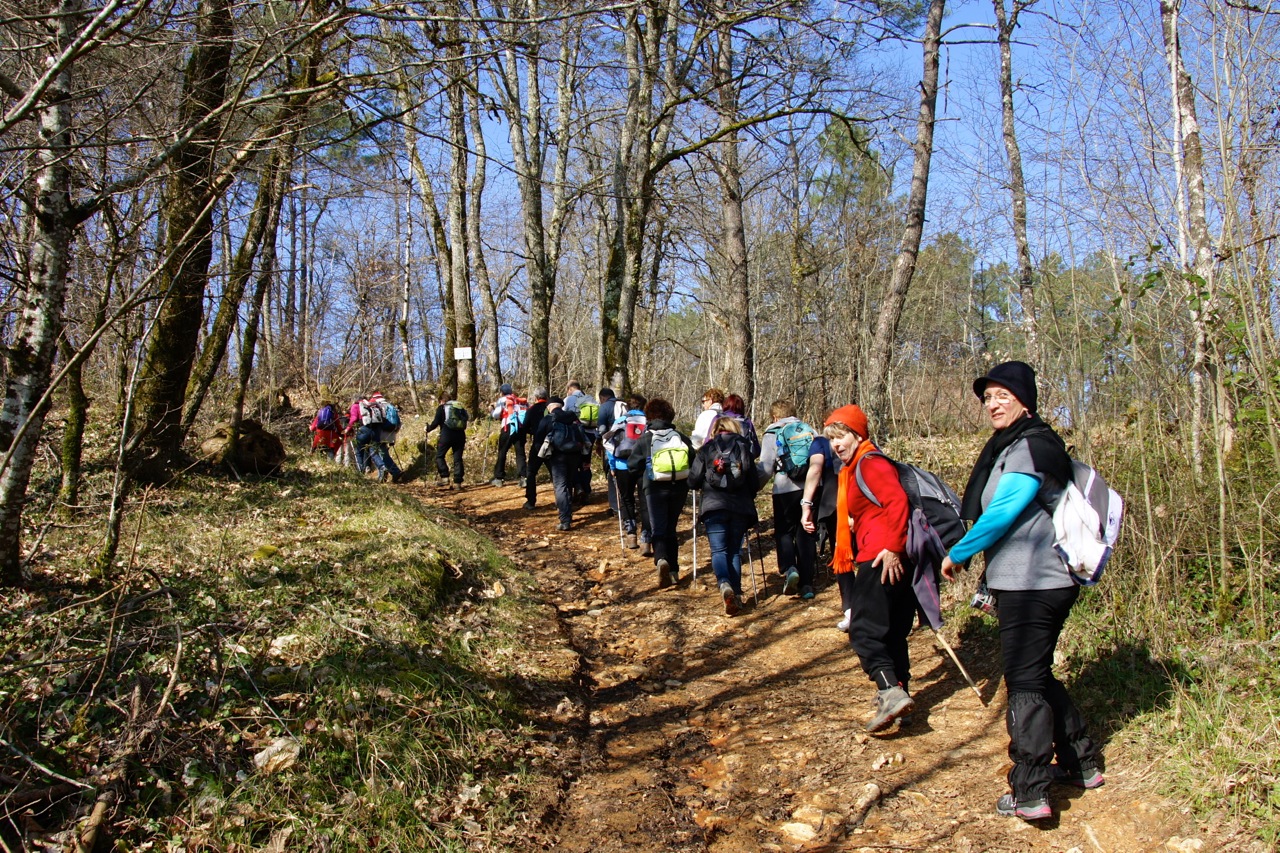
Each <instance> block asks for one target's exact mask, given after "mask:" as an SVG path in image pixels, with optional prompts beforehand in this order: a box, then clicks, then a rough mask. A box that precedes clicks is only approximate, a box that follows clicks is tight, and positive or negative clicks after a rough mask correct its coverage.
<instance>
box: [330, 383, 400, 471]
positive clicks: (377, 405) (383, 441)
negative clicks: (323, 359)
mask: <svg viewBox="0 0 1280 853" xmlns="http://www.w3.org/2000/svg"><path fill="white" fill-rule="evenodd" d="M310 430H311V452H312V453H315V452H316V451H323V452H325V453H328V454H330V455H332V456H333V457H334V458H335V459H337V460H338V461H339V462H340V463H342V464H344V465H345V464H350V465H353V466H354V467H355V468H356V470H357V471H359V472H360V473H361V474H368V473H369V472H371V471H374V470H376V471H377V472H378V482H379V483H384V482H386V481H387V480H390V481H391V482H393V483H399V482H400V481H401V478H403V476H404V472H403V471H401V470H400V466H399V465H397V464H396V461H395V458H394V457H392V455H391V445H393V444H395V441H396V436H397V435H398V434H399V432H400V410H399V409H397V408H396V407H395V405H394V404H392V402H391V401H390V400H388V399H387V398H386V397H383V396H382V394H380V393H377V392H375V393H373V394H370V395H368V396H367V397H357V398H356V399H355V400H352V401H351V406H350V408H348V409H347V411H346V413H345V414H343V413H342V412H340V411H339V410H338V408H337V406H335V405H334V404H333V403H330V402H324V403H322V404H321V405H320V408H319V409H317V410H316V414H315V417H313V418H312V419H311V426H310Z"/></svg>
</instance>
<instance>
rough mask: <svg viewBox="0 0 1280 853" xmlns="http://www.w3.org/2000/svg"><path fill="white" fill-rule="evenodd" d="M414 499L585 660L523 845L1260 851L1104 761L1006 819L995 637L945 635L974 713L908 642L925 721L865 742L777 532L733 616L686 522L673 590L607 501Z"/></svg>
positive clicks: (821, 615) (832, 615) (831, 619)
mask: <svg viewBox="0 0 1280 853" xmlns="http://www.w3.org/2000/svg"><path fill="white" fill-rule="evenodd" d="M414 491H415V492H416V493H417V494H418V495H419V496H421V497H422V498H423V499H424V500H425V501H427V502H431V503H440V504H445V505H449V506H452V507H453V508H454V509H455V510H457V511H458V512H459V514H461V515H463V516H464V517H466V518H468V519H469V520H470V521H471V523H472V524H474V525H475V526H477V527H478V528H480V529H482V530H483V531H485V532H486V533H487V534H489V535H490V536H491V537H492V538H493V539H494V540H495V541H496V542H498V543H499V546H500V547H501V548H502V549H503V550H504V551H505V552H506V553H508V554H509V555H510V556H511V557H512V559H514V560H515V561H517V562H518V563H519V564H521V565H523V566H525V567H526V568H527V569H529V570H530V571H531V572H532V573H533V575H534V576H535V577H537V578H538V579H539V584H540V593H539V594H540V595H542V596H544V597H545V600H546V603H547V607H546V608H545V612H546V613H547V618H548V619H549V620H555V621H556V623H557V624H556V625H554V626H551V625H547V626H531V627H532V628H533V630H532V631H531V636H536V637H539V638H544V639H541V640H539V643H541V644H543V645H545V644H546V642H548V641H547V640H546V639H545V638H547V637H550V638H552V640H551V641H550V642H552V643H558V644H563V645H565V646H567V648H566V649H562V650H561V651H563V652H564V653H565V654H566V655H570V657H569V658H568V659H572V660H575V661H577V667H578V671H577V672H575V673H574V678H575V680H576V682H577V683H578V684H579V685H581V687H580V689H578V690H577V691H576V692H574V693H573V694H572V695H568V696H566V697H564V699H563V700H562V701H560V702H559V704H558V706H557V707H556V710H555V712H554V713H552V714H550V715H548V719H547V723H548V726H550V727H551V729H552V731H550V732H549V741H548V742H549V743H552V744H554V747H553V748H554V750H555V754H556V756H557V762H558V763H557V766H556V770H557V771H558V779H557V780H555V782H554V784H549V786H548V793H547V794H546V814H545V816H544V818H543V820H542V824H541V829H540V831H539V833H537V834H535V835H534V836H531V837H529V838H528V839H527V842H525V849H529V850H558V851H582V853H586V851H597V852H599V851H606V852H607V851H714V853H730V852H731V851H761V850H763V851H780V850H851V851H858V850H866V851H878V850H947V851H1026V850H1061V851H1072V850H1075V851H1097V853H1110V851H1115V853H1126V852H1127V851H1157V850H1159V851H1195V850H1222V849H1254V848H1252V845H1250V844H1249V842H1248V841H1246V840H1244V839H1243V838H1241V837H1239V836H1236V837H1235V838H1234V839H1233V838H1231V837H1228V834H1227V833H1224V832H1222V831H1219V830H1216V829H1215V828H1213V827H1206V826H1198V825H1197V824H1196V823H1195V822H1194V821H1193V820H1191V819H1190V818H1189V817H1188V816H1187V815H1186V814H1185V813H1184V812H1183V811H1182V810H1180V809H1178V808H1177V807H1176V806H1175V805H1173V804H1170V803H1168V802H1164V801H1162V800H1161V799H1160V798H1159V797H1157V796H1155V795H1153V794H1151V793H1150V792H1149V790H1148V789H1147V787H1146V786H1145V785H1144V784H1143V779H1142V774H1141V769H1140V768H1137V769H1135V768H1130V767H1127V766H1126V764H1125V762H1124V760H1123V757H1122V756H1120V755H1117V754H1115V753H1116V751H1115V750H1113V749H1110V748H1108V749H1107V758H1108V762H1109V763H1108V770H1107V784H1106V785H1105V787H1103V788H1101V789H1098V790H1095V791H1089V792H1083V791H1078V790H1075V789H1071V788H1066V787H1058V786H1055V787H1054V788H1053V789H1052V791H1051V797H1052V801H1053V803H1054V806H1055V811H1056V815H1055V817H1054V818H1053V819H1051V820H1048V821H1040V822H1038V823H1036V824H1034V825H1033V824H1028V823H1024V822H1023V821H1021V820H1017V819H1012V818H1003V817H999V816H997V815H996V814H995V810H994V804H995V800H996V798H997V797H998V796H999V795H1000V794H1001V793H1003V792H1004V790H1005V786H1004V773H1005V772H1006V770H1007V769H1008V761H1007V757H1006V754H1005V748H1006V735H1005V729H1004V701H1005V697H1004V693H1003V689H1002V687H1001V686H1000V669H999V660H998V651H997V648H996V645H995V643H994V640H993V639H992V636H993V635H988V636H986V637H979V636H968V637H957V636H956V635H955V629H954V627H952V628H951V629H950V631H949V632H948V633H949V639H950V640H951V642H952V644H953V646H954V647H955V648H956V651H957V652H958V653H959V654H960V656H961V658H962V660H963V661H964V663H965V665H966V666H967V667H968V669H969V671H970V673H971V674H972V675H973V677H974V679H975V680H976V681H977V684H978V686H979V688H980V689H981V691H982V696H983V699H984V700H985V702H986V704H985V705H984V704H983V702H981V701H980V700H979V698H978V696H977V695H975V693H974V692H973V690H971V689H970V688H969V687H968V685H967V684H966V683H965V682H964V680H963V679H962V677H961V676H960V674H959V672H958V670H957V669H956V668H955V666H954V664H952V663H951V661H950V660H949V658H948V657H947V656H946V653H945V652H944V651H943V650H942V649H941V647H939V646H937V645H936V643H935V640H934V638H933V635H932V634H931V633H930V632H929V631H927V630H924V629H917V630H916V631H915V632H914V633H913V634H912V637H911V655H912V668H913V677H912V691H913V694H914V696H915V698H916V703H917V710H916V713H915V714H914V716H913V719H912V720H911V721H910V723H909V724H908V725H905V726H902V727H899V728H897V729H891V730H890V731H889V732H888V733H887V734H884V735H877V736H868V735H867V734H865V733H864V732H863V722H864V721H865V719H866V718H867V717H868V716H869V715H870V709H871V698H872V695H873V693H874V690H873V688H872V685H871V683H870V682H869V681H868V680H867V679H866V677H865V676H864V675H863V673H862V671H861V669H860V668H859V666H858V663H857V659H856V657H855V656H854V654H853V652H852V651H851V650H850V649H849V645H848V640H847V636H846V635H845V634H843V633H841V632H840V631H838V630H836V628H835V623H836V621H837V620H838V619H839V616H840V613H839V594H838V592H837V590H836V589H835V586H834V584H832V583H830V579H829V577H823V576H820V578H819V586H818V596H817V598H816V599H814V600H813V601H811V602H802V601H801V600H800V599H798V598H795V597H786V596H783V595H781V594H780V593H781V580H780V578H779V576H778V575H777V569H776V565H775V564H774V562H773V555H772V547H771V542H770V540H769V537H768V535H767V533H766V534H765V535H763V536H762V537H760V542H761V544H762V546H763V550H764V552H765V553H764V559H763V563H764V566H763V569H764V570H763V572H762V573H761V572H760V571H759V569H760V566H759V564H757V578H758V579H763V580H765V581H766V582H765V583H763V585H762V586H761V587H760V589H759V603H758V604H753V603H752V601H751V595H750V593H751V583H750V581H749V580H747V578H746V576H745V572H746V566H745V565H744V589H745V591H746V592H747V596H746V600H747V607H746V608H745V610H744V612H743V613H742V614H740V615H738V616H737V617H734V618H728V617H726V616H725V615H724V613H723V607H722V602H721V600H720V598H719V596H718V595H717V594H716V591H715V584H714V582H713V581H714V579H713V578H711V577H710V569H709V560H708V552H707V550H706V547H705V546H706V539H705V537H704V538H703V539H701V540H700V541H699V548H698V550H699V554H698V556H699V559H700V560H701V562H702V565H700V566H699V573H698V582H697V584H696V585H695V584H694V583H693V582H692V579H691V575H690V568H691V566H690V564H691V554H690V543H689V538H688V536H689V534H688V532H687V531H688V530H689V527H690V521H689V517H688V514H687V513H686V514H685V515H684V516H683V517H682V519H681V530H682V531H684V532H683V533H682V543H683V544H682V551H681V564H682V566H681V568H682V573H681V578H680V582H679V583H678V585H677V586H676V587H674V588H672V589H667V590H659V588H658V576H657V571H656V570H655V569H654V568H653V565H652V561H651V560H650V559H648V558H644V557H641V556H640V555H639V552H638V551H628V550H623V549H621V548H620V547H619V539H618V527H617V519H616V517H615V516H612V515H610V514H609V509H608V505H607V504H606V503H605V501H604V499H603V497H602V496H601V495H600V494H599V493H598V492H597V495H596V498H595V500H594V502H593V503H591V504H589V505H588V506H587V507H585V508H584V509H579V510H578V511H577V512H576V513H575V518H574V529H573V530H572V531H571V532H569V533H561V532H558V531H557V530H556V521H557V519H556V515H555V508H554V505H552V504H551V495H550V486H549V485H548V486H543V487H542V488H541V489H540V494H539V501H540V505H539V507H538V508H537V509H536V510H533V511H531V512H526V511H524V510H523V509H521V505H522V504H523V502H524V494H523V490H521V489H518V488H516V487H515V486H514V485H509V486H506V487H505V488H492V487H489V486H469V487H467V488H466V489H465V490H463V491H461V492H451V491H447V490H436V489H434V488H432V487H429V486H418V487H414ZM761 576H763V577H761ZM974 624H976V625H979V626H980V625H981V624H982V623H980V622H978V623H974ZM544 650H545V649H544ZM564 659H566V658H565V656H564V655H562V657H561V660H564ZM1104 739H1105V734H1104ZM553 789H554V790H553Z"/></svg>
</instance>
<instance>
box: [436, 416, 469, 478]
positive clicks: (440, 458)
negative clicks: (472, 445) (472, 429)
mask: <svg viewBox="0 0 1280 853" xmlns="http://www.w3.org/2000/svg"><path fill="white" fill-rule="evenodd" d="M466 443H467V434H466V433H465V432H463V431H462V430H445V429H442V430H440V438H439V440H438V441H437V442H436V473H437V474H439V475H440V479H441V480H446V479H448V478H449V466H448V465H447V464H445V454H446V453H448V452H449V451H450V450H452V451H453V482H455V483H458V484H461V483H462V479H463V477H464V476H466V469H465V468H464V467H463V464H462V451H463V448H464V447H465V446H466Z"/></svg>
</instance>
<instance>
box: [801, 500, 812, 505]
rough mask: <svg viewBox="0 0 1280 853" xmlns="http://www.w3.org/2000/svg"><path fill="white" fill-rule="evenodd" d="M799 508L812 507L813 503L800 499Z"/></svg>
mask: <svg viewBox="0 0 1280 853" xmlns="http://www.w3.org/2000/svg"><path fill="white" fill-rule="evenodd" d="M800 506H813V501H807V500H804V499H803V498H802V499H801V500H800Z"/></svg>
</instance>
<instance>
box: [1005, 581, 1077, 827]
mask: <svg viewBox="0 0 1280 853" xmlns="http://www.w3.org/2000/svg"><path fill="white" fill-rule="evenodd" d="M992 593H993V594H994V595H995V597H996V605H997V607H998V611H997V615H998V619H999V622H1000V654H1001V657H1002V658H1003V659H1004V683H1005V686H1006V687H1007V688H1008V691H1009V708H1008V711H1006V713H1005V725H1006V727H1007V728H1008V730H1009V758H1010V759H1012V761H1013V769H1011V770H1010V771H1009V787H1010V788H1011V789H1012V790H1013V796H1014V798H1015V799H1017V800H1018V801H1019V802H1025V801H1027V800H1036V799H1040V798H1042V797H1044V796H1045V795H1046V794H1047V793H1048V791H1049V783H1050V782H1051V781H1052V779H1053V770H1052V769H1051V765H1052V764H1053V759H1054V757H1055V756H1056V757H1057V759H1058V764H1059V765H1060V766H1062V767H1063V768H1065V769H1067V770H1068V771H1072V772H1074V771H1076V770H1092V769H1094V768H1098V767H1099V754H1098V747H1097V745H1096V744H1095V743H1094V742H1093V740H1091V739H1090V738H1089V735H1088V733H1087V732H1086V730H1085V723H1084V718H1083V717H1082V716H1080V711H1079V710H1078V709H1077V708H1076V706H1075V703H1074V702H1072V701H1071V697H1070V696H1069V695H1067V688H1066V687H1064V686H1063V685H1062V682H1061V681H1058V679H1057V678H1055V677H1054V675H1053V652H1054V650H1055V649H1056V648H1057V646H1058V635H1059V634H1061V633H1062V625H1063V623H1064V622H1066V621H1067V615H1068V614H1069V613H1070V612H1071V607H1072V605H1074V604H1075V602H1076V598H1077V597H1078V596H1079V595H1080V588H1079V587H1077V586H1074V585H1073V586H1069V587H1062V588H1061V589H1037V590H1019V591H1011V590H992Z"/></svg>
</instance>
